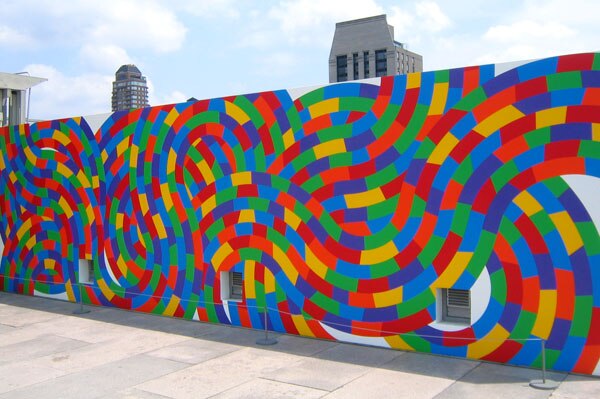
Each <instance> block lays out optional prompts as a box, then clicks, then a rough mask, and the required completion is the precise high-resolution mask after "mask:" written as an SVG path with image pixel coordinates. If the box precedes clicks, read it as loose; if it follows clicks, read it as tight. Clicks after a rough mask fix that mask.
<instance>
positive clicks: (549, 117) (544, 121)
mask: <svg viewBox="0 0 600 399" xmlns="http://www.w3.org/2000/svg"><path fill="white" fill-rule="evenodd" d="M566 120H567V107H556V108H550V109H544V110H542V111H538V112H536V113H535V127H536V128H538V129H540V128H542V127H547V126H554V125H560V124H563V123H565V121H566Z"/></svg>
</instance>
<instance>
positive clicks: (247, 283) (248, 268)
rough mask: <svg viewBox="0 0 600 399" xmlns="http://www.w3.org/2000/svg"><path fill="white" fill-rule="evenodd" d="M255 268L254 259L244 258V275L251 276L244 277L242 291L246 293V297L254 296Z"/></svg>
mask: <svg viewBox="0 0 600 399" xmlns="http://www.w3.org/2000/svg"><path fill="white" fill-rule="evenodd" d="M255 269H256V262H255V261H253V260H246V262H244V276H251V277H252V278H245V279H244V292H245V293H246V298H256V285H255V283H256V281H255V279H254V274H255Z"/></svg>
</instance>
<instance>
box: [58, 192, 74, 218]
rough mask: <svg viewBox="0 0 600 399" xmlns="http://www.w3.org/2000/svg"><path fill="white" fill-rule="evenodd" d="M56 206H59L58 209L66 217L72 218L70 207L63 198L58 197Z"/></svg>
mask: <svg viewBox="0 0 600 399" xmlns="http://www.w3.org/2000/svg"><path fill="white" fill-rule="evenodd" d="M58 205H60V208H61V209H62V210H63V212H64V213H65V215H67V217H69V218H70V217H71V216H73V210H72V209H71V207H70V206H69V204H68V203H67V200H65V199H64V198H63V197H60V198H59V199H58Z"/></svg>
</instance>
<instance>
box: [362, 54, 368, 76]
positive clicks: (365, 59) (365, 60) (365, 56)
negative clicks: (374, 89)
mask: <svg viewBox="0 0 600 399" xmlns="http://www.w3.org/2000/svg"><path fill="white" fill-rule="evenodd" d="M363 58H364V60H363V63H364V65H363V68H364V71H365V78H368V77H369V52H368V51H365V52H364V53H363Z"/></svg>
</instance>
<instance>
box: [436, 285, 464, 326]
mask: <svg viewBox="0 0 600 399" xmlns="http://www.w3.org/2000/svg"><path fill="white" fill-rule="evenodd" d="M440 291H441V294H442V295H441V302H442V303H441V311H442V317H441V321H449V322H455V323H461V324H471V292H470V291H469V290H458V289H454V288H442V289H441V290H440ZM438 293H439V291H438ZM438 300H440V298H439V295H438ZM438 308H440V307H438Z"/></svg>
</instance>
